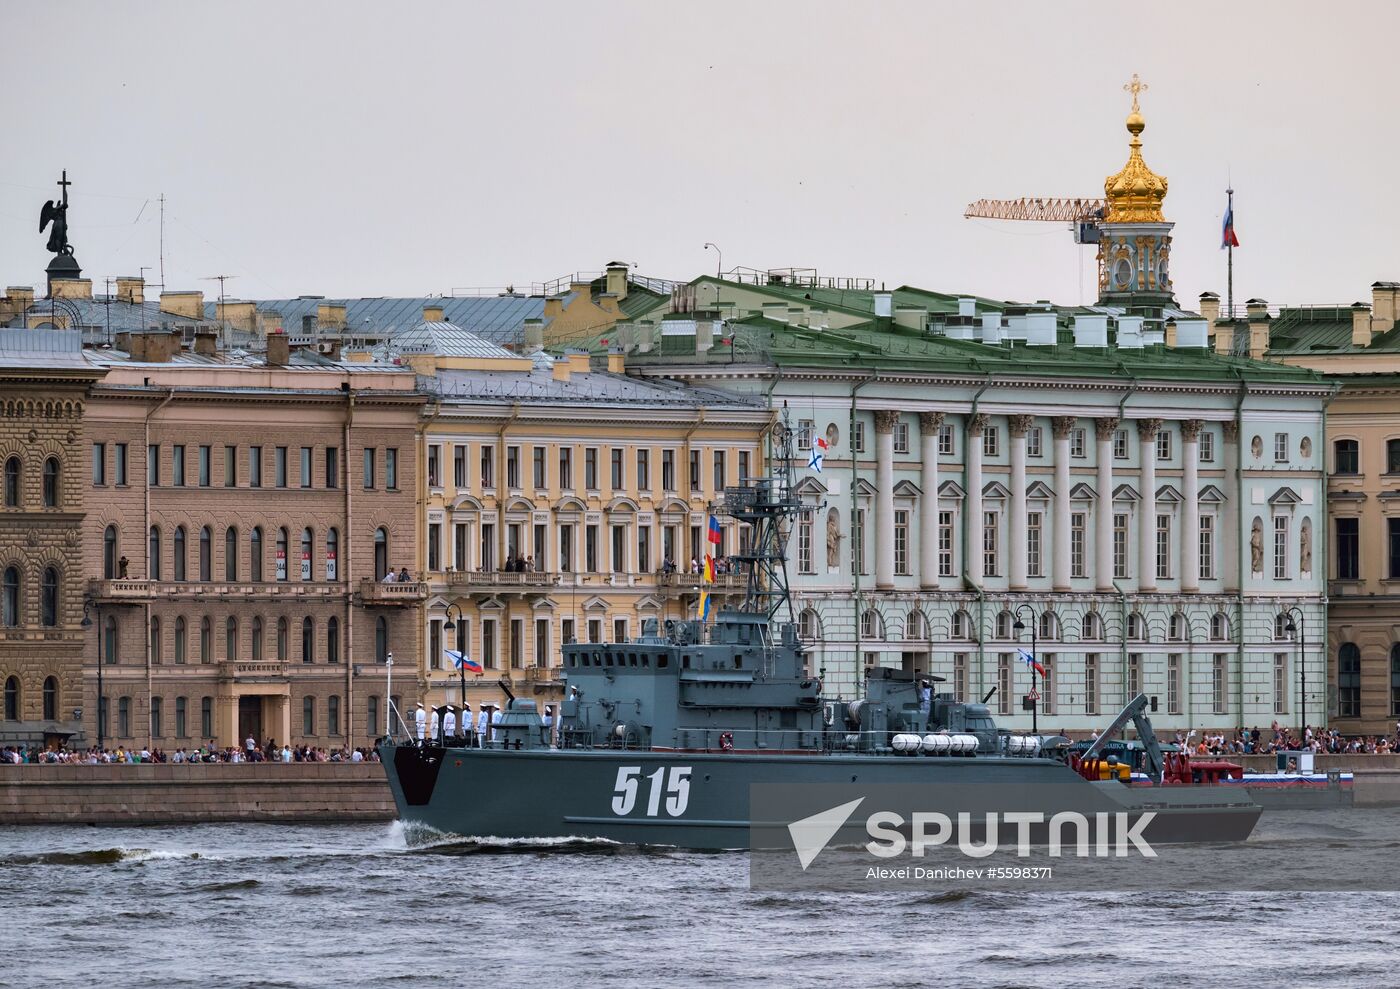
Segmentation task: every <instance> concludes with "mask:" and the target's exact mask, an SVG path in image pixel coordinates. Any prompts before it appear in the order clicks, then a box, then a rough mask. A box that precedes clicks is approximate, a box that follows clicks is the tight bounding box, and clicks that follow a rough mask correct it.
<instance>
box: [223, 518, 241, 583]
mask: <svg viewBox="0 0 1400 989" xmlns="http://www.w3.org/2000/svg"><path fill="white" fill-rule="evenodd" d="M237 579H238V530H237V529H236V528H235V527H234V526H229V527H228V528H227V529H225V530H224V580H237Z"/></svg>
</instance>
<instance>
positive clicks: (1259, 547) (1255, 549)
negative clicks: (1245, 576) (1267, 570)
mask: <svg viewBox="0 0 1400 989" xmlns="http://www.w3.org/2000/svg"><path fill="white" fill-rule="evenodd" d="M1249 569H1250V570H1252V571H1253V572H1254V573H1263V572H1264V523H1263V522H1261V521H1260V520H1259V517H1258V516H1255V519H1254V527H1253V529H1251V530H1250V533H1249Z"/></svg>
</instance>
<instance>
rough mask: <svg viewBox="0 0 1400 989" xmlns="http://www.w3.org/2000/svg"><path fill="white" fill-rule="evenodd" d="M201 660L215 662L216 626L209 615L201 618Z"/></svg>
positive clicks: (202, 661)
mask: <svg viewBox="0 0 1400 989" xmlns="http://www.w3.org/2000/svg"><path fill="white" fill-rule="evenodd" d="M199 661H200V662H201V663H212V662H214V626H213V623H212V622H210V621H209V616H208V615H205V616H204V617H203V618H201V619H200V620H199Z"/></svg>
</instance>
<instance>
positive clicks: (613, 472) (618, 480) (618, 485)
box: [608, 446, 627, 491]
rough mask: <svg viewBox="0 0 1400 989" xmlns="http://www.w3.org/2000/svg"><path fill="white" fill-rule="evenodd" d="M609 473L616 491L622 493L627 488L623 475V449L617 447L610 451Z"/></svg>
mask: <svg viewBox="0 0 1400 989" xmlns="http://www.w3.org/2000/svg"><path fill="white" fill-rule="evenodd" d="M608 473H609V480H610V481H611V486H612V489H613V490H614V491H621V490H622V489H623V488H625V487H626V486H627V485H626V482H625V480H624V478H623V473H622V448H621V447H616V446H615V447H613V448H612V449H610V450H609V451H608Z"/></svg>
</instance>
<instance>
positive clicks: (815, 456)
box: [807, 436, 826, 474]
mask: <svg viewBox="0 0 1400 989" xmlns="http://www.w3.org/2000/svg"><path fill="white" fill-rule="evenodd" d="M824 460H826V438H825V437H822V436H818V437H817V438H816V439H814V440H812V455H811V456H810V457H808V458H807V466H808V467H810V468H812V470H814V471H816V472H817V473H818V474H820V473H821V472H822V461H824Z"/></svg>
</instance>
